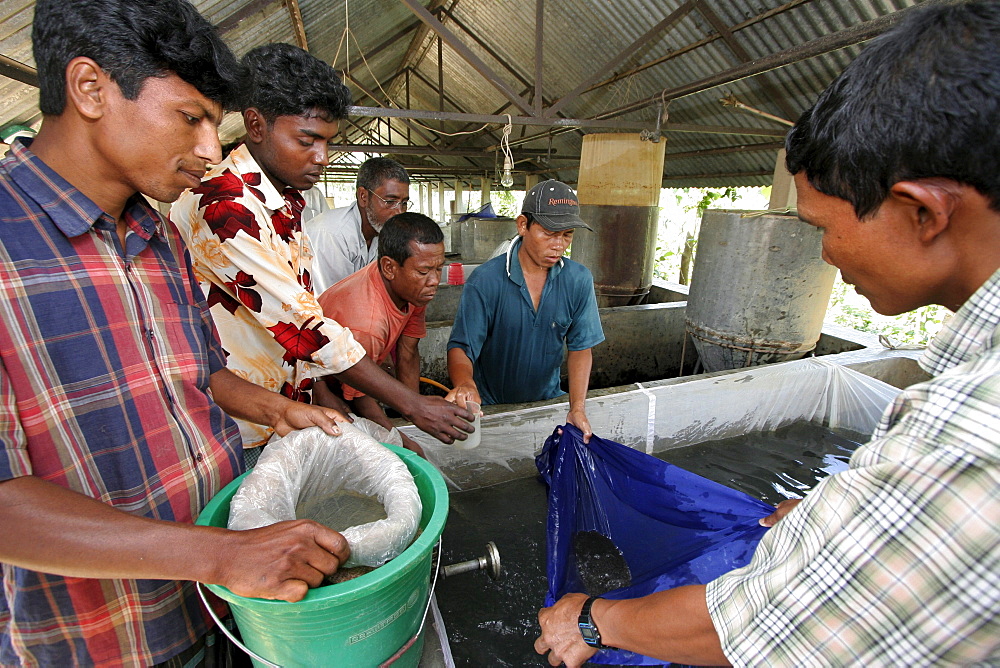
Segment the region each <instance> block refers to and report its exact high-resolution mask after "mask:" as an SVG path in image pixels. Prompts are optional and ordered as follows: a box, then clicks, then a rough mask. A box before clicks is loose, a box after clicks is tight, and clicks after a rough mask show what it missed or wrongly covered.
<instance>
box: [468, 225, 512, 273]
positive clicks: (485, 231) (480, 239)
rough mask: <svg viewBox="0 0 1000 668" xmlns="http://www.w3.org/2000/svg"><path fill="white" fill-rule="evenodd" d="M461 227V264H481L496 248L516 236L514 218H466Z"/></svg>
mask: <svg viewBox="0 0 1000 668" xmlns="http://www.w3.org/2000/svg"><path fill="white" fill-rule="evenodd" d="M461 226H462V251H461V252H462V262H464V263H466V264H482V263H483V262H486V261H487V260H488V259H490V255H491V254H492V253H493V251H494V250H496V247H497V246H499V245H500V244H501V243H503V242H504V241H506V240H508V239H512V238H513V237H514V236H515V235H516V234H517V221H516V220H515V219H514V218H480V217H478V216H473V217H471V218H466V219H465V220H464V221H462V223H461Z"/></svg>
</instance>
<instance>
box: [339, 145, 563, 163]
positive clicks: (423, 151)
mask: <svg viewBox="0 0 1000 668" xmlns="http://www.w3.org/2000/svg"><path fill="white" fill-rule="evenodd" d="M330 150H331V151H336V152H341V153H396V154H399V155H440V156H446V157H454V158H492V157H493V153H492V152H491V151H487V150H485V149H481V148H479V149H475V148H469V149H445V148H436V147H434V146H405V145H400V144H338V145H336V146H331V147H330ZM547 153H548V152H547V151H546V150H544V149H530V148H529V149H521V150H519V151H516V152H515V153H514V155H515V156H524V157H527V156H538V155H546V154H547ZM576 158H577V159H579V158H580V156H576Z"/></svg>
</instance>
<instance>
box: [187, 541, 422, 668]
mask: <svg viewBox="0 0 1000 668" xmlns="http://www.w3.org/2000/svg"><path fill="white" fill-rule="evenodd" d="M440 568H441V538H440V537H439V538H438V542H437V564H435V566H434V578H433V579H432V580H431V588H430V591H429V592H428V593H427V605H426V606H425V607H424V616H423V618H421V620H420V627H419V628H418V629H417V632H416V633H415V634H414V635H413V637H412V638H410V639H409V640H407V641H406V644H405V645H403V646H402V647H400V648H399V649H398V650H397V651H396V653H395V654H393V655H392V656H390V657H389V658H388V659H386V660H385V661H384V662H382V663H381V664H379V668H386V667H387V666H390V665H392V664H393V663H395V661H396V659H398V658H399V657H401V656H403V654H405V653H406V650H408V649H410V647H412V646H413V643H415V642H416V641H417V638H419V637H420V634H421V633H422V632H423V630H424V624H426V623H427V612H428V611H429V610H430V609H431V601H433V600H434V589H435V588H436V587H437V579H438V570H439V569H440ZM194 586H195V588H196V589H197V590H198V596H200V597H201V602H202V603H204V604H205V609H206V610H208V614H209V615H211V617H212V620H213V621H214V622H215V625H216V626H217V627H219V629H220V630H221V631H222V632H223V633H224V634H225V636H226V637H227V638H229V641H230V642H231V643H233V644H234V645H236V646H237V647H239V648H240V649H241V650H243V651H244V652H245V653H246V654H248V655H249V656H250V658H252V659H254V660H256V661H259V662H260V663H262V664H264V665H265V666H267V667H268V668H281V666H280V665H279V664H277V663H271V662H270V661H268V660H267V659H265V658H264V657H262V656H260V655H259V654H256V653H255V652H254V651H253V650H252V649H250V648H249V647H247V646H246V645H244V644H243V643H241V642H240V641H239V640H237V639H236V636H234V635H233V634H232V633H230V632H229V629H227V628H226V625H225V624H223V623H222V620H221V619H219V617H218V616H217V615H216V614H215V610H213V609H212V606H211V605H209V604H208V599H207V598H206V597H205V591H204V589H203V587H202V586H201V583H200V582H195V583H194Z"/></svg>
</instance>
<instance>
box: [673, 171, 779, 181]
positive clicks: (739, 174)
mask: <svg viewBox="0 0 1000 668" xmlns="http://www.w3.org/2000/svg"><path fill="white" fill-rule="evenodd" d="M773 173H774V170H771V169H767V170H762V171H758V172H726V173H723V174H664V175H663V180H664V181H680V180H682V179H697V180H702V179H737V178H743V177H747V176H771V175H772V174H773Z"/></svg>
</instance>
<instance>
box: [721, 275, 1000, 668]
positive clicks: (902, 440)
mask: <svg viewBox="0 0 1000 668" xmlns="http://www.w3.org/2000/svg"><path fill="white" fill-rule="evenodd" d="M921 365H922V366H923V367H924V368H925V369H926V370H927V371H928V372H930V373H931V374H934V375H935V377H934V378H932V379H931V380H930V381H928V382H924V383H919V384H917V385H913V386H911V387H909V388H907V389H906V390H904V391H903V392H902V393H901V394H900V395H899V397H898V398H897V399H896V400H895V402H894V403H893V404H892V405H891V406H890V407H889V408H888V409H887V410H886V412H885V414H884V415H883V416H882V420H881V422H880V424H879V426H878V428H877V429H876V431H875V433H874V435H873V437H872V440H871V441H870V442H869V443H868V444H866V445H864V446H862V447H861V448H859V449H858V450H857V452H855V454H854V456H853V457H852V458H851V462H850V468H849V469H848V470H847V471H844V472H842V473H839V474H837V475H834V476H831V477H829V478H827V479H825V480H823V481H822V482H821V483H820V484H819V485H817V486H816V488H815V489H813V490H812V491H811V492H810V493H809V494H808V495H807V496H806V497H805V499H804V500H803V501H802V503H800V504H799V505H798V507H796V508H795V509H794V510H793V511H792V512H791V513H789V514H788V515H787V516H786V517H785V518H784V519H783V520H782V521H781V522H779V523H778V525H777V526H776V527H775V528H773V529H771V530H770V531H769V532H768V533H767V534H766V535H765V536H764V538H763V540H762V541H761V542H760V545H759V547H758V548H757V551H756V553H755V554H754V558H753V560H752V561H751V562H750V564H749V565H747V566H746V567H744V568H741V569H738V570H735V571H732V572H730V573H727V574H726V575H724V576H722V577H720V578H719V579H717V580H715V581H713V582H711V583H710V584H709V585H708V589H707V602H708V608H709V612H710V614H711V617H712V621H713V623H714V625H715V628H716V630H717V631H718V632H719V636H720V638H721V640H722V648H723V651H724V652H725V654H726V656H727V657H728V658H729V659H730V661H732V662H733V664H734V665H739V666H750V665H767V666H843V665H854V666H950V665H969V664H974V663H977V662H981V663H983V664H988V665H998V664H1000V271H998V272H997V273H995V274H994V275H993V276H992V277H991V278H990V280H989V281H987V282H986V283H985V284H984V285H983V286H982V287H980V289H979V290H978V291H977V292H976V293H975V294H974V295H973V296H972V297H971V298H970V299H969V300H968V301H967V302H966V303H965V305H964V306H963V307H962V308H961V309H960V310H959V311H958V312H957V313H956V314H955V317H954V318H953V319H952V320H951V322H950V323H949V324H948V325H946V326H945V327H944V328H943V329H942V331H941V332H940V333H939V334H938V336H937V337H936V338H935V340H934V341H933V342H932V344H931V345H930V346H929V347H928V349H927V351H926V353H925V354H924V356H923V358H922V359H921Z"/></svg>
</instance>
